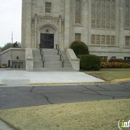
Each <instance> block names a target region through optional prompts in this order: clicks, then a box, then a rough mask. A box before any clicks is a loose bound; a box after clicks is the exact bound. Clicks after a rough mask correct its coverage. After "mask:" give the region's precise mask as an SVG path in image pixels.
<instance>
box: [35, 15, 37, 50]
mask: <svg viewBox="0 0 130 130" xmlns="http://www.w3.org/2000/svg"><path fill="white" fill-rule="evenodd" d="M37 44H38V41H37V14H35V48H37Z"/></svg>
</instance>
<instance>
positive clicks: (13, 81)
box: [2, 79, 30, 86]
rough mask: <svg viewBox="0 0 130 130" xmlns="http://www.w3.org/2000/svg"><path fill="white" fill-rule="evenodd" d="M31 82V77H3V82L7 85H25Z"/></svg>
mask: <svg viewBox="0 0 130 130" xmlns="http://www.w3.org/2000/svg"><path fill="white" fill-rule="evenodd" d="M29 83H30V80H29V79H3V80H2V84H5V85H7V86H18V85H19V86H24V85H27V84H29Z"/></svg>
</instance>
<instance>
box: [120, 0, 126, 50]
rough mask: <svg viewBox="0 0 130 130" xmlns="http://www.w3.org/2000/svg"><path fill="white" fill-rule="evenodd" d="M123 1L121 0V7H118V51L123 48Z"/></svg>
mask: <svg viewBox="0 0 130 130" xmlns="http://www.w3.org/2000/svg"><path fill="white" fill-rule="evenodd" d="M123 3H124V0H121V7H120V9H119V13H120V15H119V21H120V24H119V46H120V51H122V49H123V48H124V44H125V37H124V17H123V16H124V13H123V12H124V11H123Z"/></svg>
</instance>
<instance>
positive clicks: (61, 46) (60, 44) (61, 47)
mask: <svg viewBox="0 0 130 130" xmlns="http://www.w3.org/2000/svg"><path fill="white" fill-rule="evenodd" d="M61 22H62V18H61V15H60V16H59V47H60V49H63V44H62V42H61Z"/></svg>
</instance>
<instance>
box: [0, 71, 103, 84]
mask: <svg viewBox="0 0 130 130" xmlns="http://www.w3.org/2000/svg"><path fill="white" fill-rule="evenodd" d="M89 82H104V81H103V80H101V79H98V78H95V77H93V76H90V75H87V74H85V73H83V72H61V71H59V72H55V71H53V72H27V71H25V70H0V84H6V85H7V86H17V85H20V86H23V85H28V84H37V83H41V84H46V83H50V84H53V83H68V84H71V83H75V84H77V83H89Z"/></svg>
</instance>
